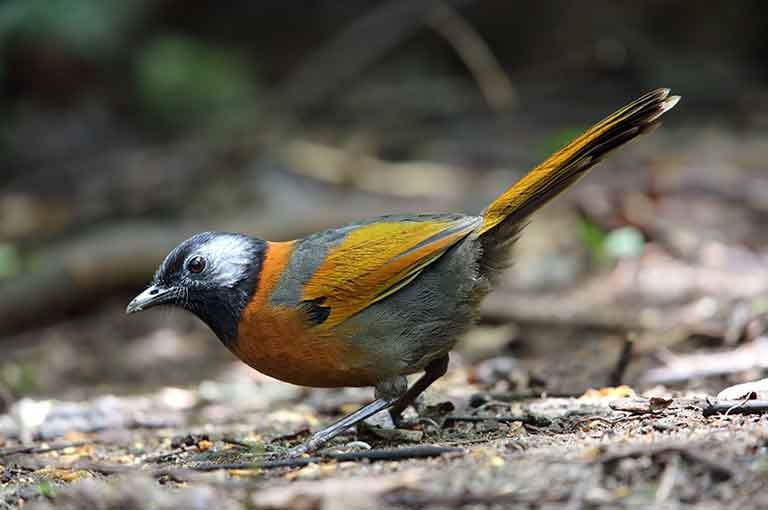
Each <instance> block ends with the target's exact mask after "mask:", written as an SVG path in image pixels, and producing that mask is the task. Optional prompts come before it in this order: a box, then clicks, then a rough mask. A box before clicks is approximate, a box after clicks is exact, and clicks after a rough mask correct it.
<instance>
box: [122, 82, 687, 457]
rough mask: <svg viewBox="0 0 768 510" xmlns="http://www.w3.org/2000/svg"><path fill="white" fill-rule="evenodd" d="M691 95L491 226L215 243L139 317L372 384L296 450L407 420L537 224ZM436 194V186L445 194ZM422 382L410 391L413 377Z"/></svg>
mask: <svg viewBox="0 0 768 510" xmlns="http://www.w3.org/2000/svg"><path fill="white" fill-rule="evenodd" d="M679 99H680V96H675V95H670V90H669V89H663V88H662V89H657V90H654V91H652V92H649V93H647V94H645V95H643V96H641V97H639V98H638V99H636V100H634V101H632V102H631V103H629V104H627V105H626V106H624V107H623V108H621V109H619V110H618V111H616V112H615V113H613V114H612V115H610V116H608V117H606V118H605V119H604V120H602V121H600V122H598V123H597V124H595V125H594V126H592V127H591V128H590V129H588V130H587V131H586V132H584V133H583V134H581V135H580V136H578V137H577V138H575V139H574V140H573V141H571V142H570V143H568V144H567V145H565V146H564V147H563V148H562V149H560V150H559V151H557V152H556V153H554V154H553V155H551V156H550V157H549V158H547V159H546V160H545V161H544V162H543V163H541V164H540V165H539V166H537V167H535V168H534V169H533V170H531V171H530V172H529V173H528V174H527V175H525V176H524V177H523V178H522V179H520V180H519V181H517V182H516V183H515V184H513V185H512V186H511V187H510V188H509V189H507V190H506V191H504V192H503V193H502V194H501V195H500V196H499V197H498V198H497V199H496V200H494V201H493V202H492V203H491V204H490V205H489V206H488V207H487V208H486V209H485V210H484V211H483V212H482V214H480V215H477V216H474V215H465V214H455V213H445V214H402V215H389V216H382V217H378V218H373V219H368V220H364V221H357V222H353V223H349V224H347V225H344V226H341V227H337V228H330V229H327V230H323V231H321V232H318V233H315V234H312V235H309V236H307V237H304V238H302V239H297V240H292V241H283V242H271V241H265V240H262V239H258V238H255V237H251V236H249V235H244V234H239V233H229V232H202V233H198V234H196V235H194V236H192V237H190V238H189V239H186V240H184V241H183V242H181V243H180V244H179V245H178V246H177V247H176V248H174V249H173V250H172V251H171V252H170V253H169V254H168V255H167V256H166V258H165V259H164V260H163V261H162V263H161V264H160V266H159V268H158V269H157V271H156V273H155V275H154V278H153V279H152V281H151V283H150V285H149V286H148V287H147V288H146V289H145V290H144V291H143V292H141V293H140V294H139V295H137V296H136V298H135V299H133V300H132V301H131V302H130V303H129V304H128V306H127V309H126V312H127V313H129V314H130V313H135V312H139V311H142V310H146V309H148V308H151V307H154V306H158V305H169V306H176V307H180V308H182V309H184V310H187V311H189V312H191V313H192V314H194V315H196V316H197V317H198V318H199V319H200V320H202V321H203V322H204V323H205V324H207V325H208V327H209V328H210V329H211V330H212V332H213V333H214V334H215V335H216V336H217V337H218V338H219V339H220V340H221V342H222V343H223V344H224V346H226V347H227V348H228V349H229V350H230V351H231V352H232V353H233V354H234V355H235V356H237V357H238V358H239V359H240V360H242V361H243V362H245V363H246V364H248V365H250V366H251V367H252V368H254V369H256V370H257V371H259V372H262V373H264V374H267V375H269V376H272V377H274V378H276V379H279V380H281V381H284V382H288V383H292V384H296V385H301V386H309V387H319V388H333V387H373V389H374V400H373V401H371V402H370V403H369V404H367V405H364V406H362V407H361V408H360V409H358V410H357V411H355V412H353V413H351V414H349V415H347V416H345V417H343V418H341V419H340V420H339V421H337V422H335V423H333V424H331V425H329V426H327V427H325V428H322V429H321V430H319V431H317V432H315V433H314V434H312V435H311V436H310V437H309V438H308V439H307V440H305V441H304V442H303V443H300V444H298V445H297V446H295V447H293V448H292V449H290V450H289V454H290V455H301V454H304V453H307V452H311V451H314V450H317V449H320V448H322V447H323V446H324V445H326V444H327V443H328V442H329V441H330V440H331V439H332V438H334V437H335V436H337V435H338V434H340V433H341V432H343V431H344V430H346V429H348V428H350V427H352V426H354V425H356V424H357V423H359V422H360V421H362V420H365V419H367V418H369V417H371V416H372V415H374V414H377V413H379V412H381V411H384V410H389V413H390V415H391V417H392V419H393V420H394V422H395V423H396V424H397V423H400V422H399V420H400V417H401V413H402V412H403V411H404V410H405V409H406V408H407V407H408V406H409V405H411V404H413V403H414V401H415V400H416V399H417V397H419V396H420V395H421V393H422V392H424V390H426V389H427V388H428V387H429V386H430V385H431V384H432V383H433V382H434V381H436V380H437V379H439V378H440V377H442V376H443V375H444V374H445V373H446V372H447V369H448V361H449V353H450V351H451V350H452V348H453V347H454V345H455V344H456V341H457V338H459V337H460V336H461V335H462V334H463V333H464V332H466V331H467V330H468V328H469V327H470V326H471V325H472V324H473V323H474V321H475V319H476V316H477V313H478V307H479V304H480V302H481V301H482V299H483V297H484V296H486V295H487V294H488V293H489V292H490V291H491V289H492V288H493V286H494V284H495V283H496V282H497V281H498V279H499V275H500V273H501V272H502V271H504V270H505V269H506V268H507V267H508V266H509V265H510V260H511V250H510V248H511V245H512V244H513V243H514V242H515V241H516V240H517V239H518V236H519V235H520V234H521V231H522V229H523V228H524V226H525V225H526V224H527V223H528V221H529V218H530V217H531V215H532V214H533V213H534V212H535V211H536V210H538V209H539V208H541V207H542V206H543V205H544V204H546V203H547V202H549V201H550V200H551V199H552V198H554V197H555V196H557V195H558V194H560V193H561V192H562V191H563V190H565V189H566V188H568V187H570V186H571V185H573V184H574V183H575V182H577V181H578V180H579V179H580V178H581V177H583V176H584V175H585V174H586V173H587V171H588V170H590V169H591V168H592V167H593V166H594V165H595V164H597V163H598V162H600V161H601V160H602V159H603V158H604V157H605V156H606V155H607V154H608V153H610V152H611V151H613V150H614V149H616V148H618V147H620V146H622V145H624V144H626V143H627V142H629V141H630V140H632V139H634V138H636V137H638V136H640V135H642V134H644V133H648V132H650V131H652V130H653V129H655V128H656V127H657V126H658V125H659V123H660V121H659V119H660V117H661V116H662V115H663V114H664V113H665V112H667V111H668V110H670V109H671V108H673V107H674V106H675V105H676V104H677V102H678V101H679ZM436 185H437V183H436ZM417 373H422V375H421V376H420V378H418V379H417V380H416V381H415V382H414V383H413V384H412V385H411V386H410V387H408V380H407V376H409V375H413V374H417Z"/></svg>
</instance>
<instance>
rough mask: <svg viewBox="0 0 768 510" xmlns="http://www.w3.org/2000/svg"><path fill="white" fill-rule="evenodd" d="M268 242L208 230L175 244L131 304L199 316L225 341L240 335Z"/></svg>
mask: <svg viewBox="0 0 768 510" xmlns="http://www.w3.org/2000/svg"><path fill="white" fill-rule="evenodd" d="M265 249H266V242H264V241H262V240H259V239H254V238H251V237H248V236H245V235H242V234H230V233H224V232H203V233H201V234H196V235H194V236H192V237H190V238H189V239H187V240H186V241H184V242H182V243H181V244H179V245H178V246H177V247H176V248H174V249H173V250H172V251H171V252H170V253H169V254H168V256H166V257H165V260H164V261H163V263H162V264H160V267H159V268H158V270H157V272H156V273H155V277H154V279H153V280H152V283H151V285H150V286H149V287H148V288H147V289H146V290H144V291H143V292H142V293H141V294H139V295H138V296H136V297H135V298H134V300H133V301H131V302H130V304H128V307H127V308H126V312H127V313H136V312H141V311H143V310H146V309H148V308H152V307H154V306H158V305H171V306H178V307H181V308H183V309H185V310H188V311H190V312H192V313H193V314H195V315H197V316H198V317H199V318H200V319H201V320H202V321H203V322H205V323H206V324H207V325H208V326H209V327H210V328H211V329H212V330H213V332H214V333H216V335H217V336H218V337H219V338H220V339H221V340H222V341H223V342H225V343H229V342H231V341H233V340H234V339H235V337H236V336H237V326H238V322H239V320H240V314H241V313H242V311H243V310H244V309H245V307H246V306H247V305H248V302H249V301H250V299H251V296H253V293H254V291H255V289H256V287H257V286H258V282H259V273H260V272H261V265H262V261H263V259H264V252H265Z"/></svg>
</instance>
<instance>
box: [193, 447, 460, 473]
mask: <svg viewBox="0 0 768 510" xmlns="http://www.w3.org/2000/svg"><path fill="white" fill-rule="evenodd" d="M461 451H462V450H461V449H460V448H444V447H441V446H433V445H423V446H414V447H410V448H395V449H375V450H363V451H356V452H344V453H327V454H324V455H322V456H313V457H298V458H294V459H279V460H268V461H264V462H242V463H231V464H214V463H206V464H197V465H194V466H189V467H188V469H191V470H194V471H216V470H219V469H243V470H246V469H274V468H281V467H288V468H292V467H302V466H306V465H308V464H312V463H317V462H325V461H328V460H336V461H342V462H343V461H355V460H369V461H371V462H376V461H397V460H404V459H424V458H429V457H439V456H440V455H444V454H446V453H457V452H461Z"/></svg>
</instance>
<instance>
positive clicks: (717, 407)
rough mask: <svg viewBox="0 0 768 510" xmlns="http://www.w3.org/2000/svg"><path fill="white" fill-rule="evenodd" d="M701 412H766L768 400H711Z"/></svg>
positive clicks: (707, 414)
mask: <svg viewBox="0 0 768 510" xmlns="http://www.w3.org/2000/svg"><path fill="white" fill-rule="evenodd" d="M701 413H702V414H703V415H704V416H713V415H715V414H726V413H727V414H764V413H768V400H712V401H708V402H707V404H706V405H705V407H704V408H702V410H701Z"/></svg>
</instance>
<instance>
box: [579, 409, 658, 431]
mask: <svg viewBox="0 0 768 510" xmlns="http://www.w3.org/2000/svg"><path fill="white" fill-rule="evenodd" d="M652 416H656V415H655V414H653V413H649V414H630V415H628V416H622V417H620V418H614V419H610V418H606V417H604V416H589V417H587V418H583V419H581V420H578V421H576V422H574V423H573V425H571V428H570V430H571V431H575V430H576V429H577V428H579V426H580V425H582V424H584V423H591V422H594V421H599V422H600V423H605V424H606V425H610V426H611V427H613V426H614V425H617V424H619V423H623V422H625V421H633V420H639V419H643V418H649V417H652Z"/></svg>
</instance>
